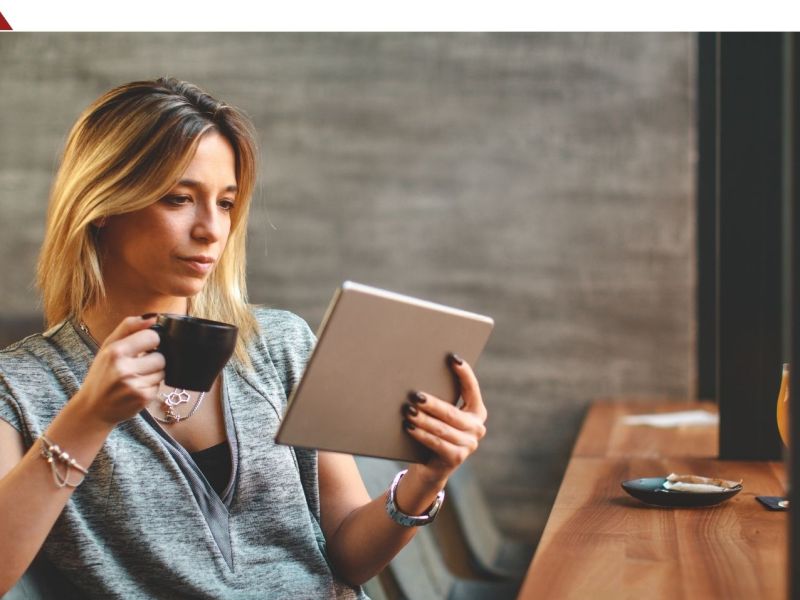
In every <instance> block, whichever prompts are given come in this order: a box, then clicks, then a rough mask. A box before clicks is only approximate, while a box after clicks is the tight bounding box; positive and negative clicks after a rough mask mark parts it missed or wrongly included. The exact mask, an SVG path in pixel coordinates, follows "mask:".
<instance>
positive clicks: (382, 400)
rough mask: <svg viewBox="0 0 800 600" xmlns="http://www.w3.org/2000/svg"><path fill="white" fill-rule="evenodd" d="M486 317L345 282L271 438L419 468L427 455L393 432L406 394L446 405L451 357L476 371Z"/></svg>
mask: <svg viewBox="0 0 800 600" xmlns="http://www.w3.org/2000/svg"><path fill="white" fill-rule="evenodd" d="M493 326H494V322H493V321H492V319H491V318H489V317H486V316H483V315H478V314H475V313H469V312H466V311H461V310H458V309H455V308H451V307H447V306H443V305H440V304H435V303H431V302H427V301H424V300H419V299H417V298H412V297H410V296H403V295H401V294H396V293H393V292H389V291H386V290H381V289H378V288H373V287H369V286H364V285H361V284H357V283H353V282H349V281H348V282H345V283H344V284H343V285H342V287H340V288H339V289H338V290H337V291H336V293H335V294H334V297H333V299H332V300H331V304H330V306H329V307H328V312H327V314H326V316H325V318H324V319H323V322H322V324H321V326H320V330H319V332H318V334H317V337H318V340H317V344H316V346H315V347H314V350H313V352H312V354H311V357H310V358H309V361H308V364H307V365H306V369H305V372H304V373H303V376H302V378H301V380H300V382H299V383H298V384H297V386H296V387H295V389H294V390H293V391H292V394H291V396H290V398H289V404H288V408H287V411H286V415H285V416H284V419H283V422H282V424H281V427H280V429H279V430H278V434H277V436H276V441H277V442H278V443H280V444H288V445H292V446H302V447H308V448H317V449H320V450H330V451H334V452H346V453H348V454H358V455H362V456H375V457H381V458H391V459H394V460H402V461H407V462H424V461H426V460H427V459H428V456H429V451H428V450H427V449H426V448H425V447H423V446H422V445H421V444H419V443H418V442H417V441H416V440H413V439H412V438H411V437H410V436H409V435H408V433H406V432H405V430H404V429H403V426H402V422H403V415H402V407H403V405H404V404H405V403H406V402H408V393H409V392H411V391H422V392H427V393H430V394H433V395H435V396H438V397H439V398H442V399H443V400H446V401H448V402H451V403H455V402H456V401H457V400H458V397H459V392H458V385H457V381H456V379H455V376H454V374H453V372H452V371H451V370H450V368H449V367H448V366H447V355H448V354H449V353H450V352H455V353H456V354H458V355H459V356H461V357H463V358H464V359H465V360H466V361H467V362H469V364H470V365H472V366H473V368H474V366H475V364H476V362H477V360H478V357H479V356H480V353H481V351H482V350H483V348H484V346H485V345H486V341H487V340H488V338H489V335H490V333H491V331H492V327H493Z"/></svg>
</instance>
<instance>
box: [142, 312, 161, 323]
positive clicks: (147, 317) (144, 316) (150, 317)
mask: <svg viewBox="0 0 800 600" xmlns="http://www.w3.org/2000/svg"><path fill="white" fill-rule="evenodd" d="M157 316H158V313H145V314H143V315H142V321H147V319H152V318H153V317H157Z"/></svg>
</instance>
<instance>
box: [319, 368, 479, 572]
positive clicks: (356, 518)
mask: <svg viewBox="0 0 800 600" xmlns="http://www.w3.org/2000/svg"><path fill="white" fill-rule="evenodd" d="M458 361H460V359H458V358H456V359H455V360H453V361H451V366H452V368H453V370H454V371H455V373H456V374H457V375H458V377H459V381H460V384H461V393H462V397H463V399H464V405H463V407H462V408H460V409H459V408H456V407H455V406H453V405H452V404H449V403H448V402H444V401H443V400H441V399H439V398H436V397H435V396H431V395H430V394H422V398H423V399H424V401H417V402H415V403H414V404H413V407H414V409H416V414H413V413H414V412H415V410H414V409H410V410H407V411H406V418H407V421H408V422H409V423H411V424H413V426H414V427H413V428H408V429H407V430H408V433H409V435H411V436H412V437H413V438H415V439H416V440H418V441H419V442H421V443H422V444H424V445H425V446H427V447H428V448H430V449H431V450H432V451H433V453H434V454H433V456H432V458H431V459H430V460H429V461H428V462H427V463H426V464H424V465H420V464H414V465H411V466H410V467H409V469H408V473H407V474H406V476H405V477H403V478H402V479H401V480H400V483H399V484H398V486H397V492H396V501H397V506H398V508H399V509H400V510H401V511H402V512H404V513H406V514H409V515H418V514H421V513H423V512H425V510H427V508H428V507H429V506H430V505H431V504H432V503H433V501H434V500H435V498H436V495H437V494H438V493H439V491H440V490H442V489H443V488H444V486H445V484H446V483H447V479H448V478H449V477H450V475H451V474H452V473H453V471H455V470H456V469H457V468H458V466H459V465H460V464H461V463H462V462H464V461H465V460H466V459H467V457H468V456H469V455H470V454H472V453H473V452H474V451H475V450H476V449H477V447H478V442H479V441H480V439H481V438H483V436H484V435H485V434H486V427H485V426H484V422H485V421H486V408H485V406H484V404H483V400H482V398H481V393H480V387H479V385H478V381H477V379H476V378H475V374H474V373H473V371H472V369H471V368H470V366H469V365H468V364H467V363H466V362H463V361H461V363H460V364H459V362H458ZM390 483H391V482H390V481H387V482H386V487H387V489H388V487H389V484H390ZM319 485H320V505H321V512H322V529H323V532H324V533H325V539H326V540H327V545H328V556H329V558H330V560H331V563H332V565H333V567H334V569H335V570H336V572H337V574H338V575H339V577H341V578H342V579H344V580H345V581H347V582H348V583H350V584H353V585H359V584H362V583H364V582H365V581H367V580H369V579H370V578H371V577H373V576H374V575H376V574H377V573H379V572H380V571H381V570H382V569H383V568H384V567H385V566H386V565H387V564H388V563H389V562H390V561H391V560H392V558H394V556H395V555H396V554H397V553H398V552H399V551H400V550H401V549H402V548H403V546H405V545H406V544H407V543H408V542H409V541H410V540H411V538H413V537H414V534H415V533H416V530H417V528H416V527H404V526H402V525H399V524H397V523H396V522H395V521H394V520H392V519H391V517H389V515H388V514H387V513H386V508H385V502H386V493H384V494H382V495H381V496H380V497H379V498H376V499H374V500H371V501H370V499H369V494H368V493H367V490H366V488H365V487H364V483H363V481H362V480H361V476H360V474H359V472H358V468H357V467H356V464H355V461H354V460H353V458H352V457H351V456H348V455H345V454H333V453H328V452H320V453H319Z"/></svg>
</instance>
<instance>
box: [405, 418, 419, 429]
mask: <svg viewBox="0 0 800 600" xmlns="http://www.w3.org/2000/svg"><path fill="white" fill-rule="evenodd" d="M403 427H405V428H406V429H408V430H409V431H411V430H412V429H416V427H415V426H414V424H413V423H412V422H411V421H405V420H404V421H403Z"/></svg>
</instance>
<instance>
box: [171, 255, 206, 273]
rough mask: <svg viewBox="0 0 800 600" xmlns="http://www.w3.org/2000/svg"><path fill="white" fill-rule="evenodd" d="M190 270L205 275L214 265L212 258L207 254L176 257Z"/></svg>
mask: <svg viewBox="0 0 800 600" xmlns="http://www.w3.org/2000/svg"><path fill="white" fill-rule="evenodd" d="M178 258H179V259H180V260H181V261H182V262H184V263H185V264H186V265H187V266H188V267H189V268H190V269H191V270H192V271H194V272H196V273H199V274H201V275H205V274H206V273H208V272H209V271H211V269H212V268H213V267H214V259H213V258H211V257H209V256H181V257H178Z"/></svg>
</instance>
